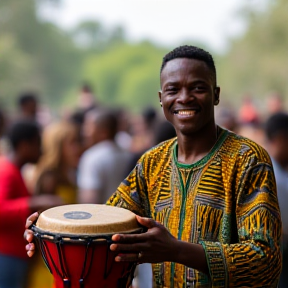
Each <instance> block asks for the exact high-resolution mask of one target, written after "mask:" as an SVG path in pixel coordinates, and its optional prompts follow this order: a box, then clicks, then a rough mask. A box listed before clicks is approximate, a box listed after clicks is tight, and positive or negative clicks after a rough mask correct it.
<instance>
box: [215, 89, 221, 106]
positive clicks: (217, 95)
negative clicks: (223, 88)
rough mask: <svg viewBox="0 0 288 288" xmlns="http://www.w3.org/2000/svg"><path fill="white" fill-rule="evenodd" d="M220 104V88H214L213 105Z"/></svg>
mask: <svg viewBox="0 0 288 288" xmlns="http://www.w3.org/2000/svg"><path fill="white" fill-rule="evenodd" d="M219 102H220V87H218V86H217V87H215V89H214V105H215V106H216V105H218V104H219Z"/></svg>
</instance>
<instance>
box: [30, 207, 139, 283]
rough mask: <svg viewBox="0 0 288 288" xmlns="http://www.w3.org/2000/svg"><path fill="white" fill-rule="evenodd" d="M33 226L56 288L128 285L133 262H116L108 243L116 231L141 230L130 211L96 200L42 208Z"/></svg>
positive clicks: (131, 277)
mask: <svg viewBox="0 0 288 288" xmlns="http://www.w3.org/2000/svg"><path fill="white" fill-rule="evenodd" d="M51 210H52V211H51ZM59 214H60V215H59ZM91 215H92V216H91ZM123 215H124V217H123ZM88 217H89V218H88ZM51 218H53V219H51ZM101 218H102V220H101ZM124 218H125V219H124ZM113 219H114V220H113ZM121 219H122V220H121ZM99 222H101V224H99ZM32 230H33V231H34V235H35V237H36V241H37V244H38V246H39V248H40V251H41V254H42V257H43V260H44V262H45V264H46V266H47V268H48V269H49V270H50V272H51V273H52V275H53V278H54V282H55V287H56V288H128V287H129V286H130V284H131V282H132V279H133V275H134V269H135V266H136V263H130V262H115V261H114V259H115V256H116V254H115V253H113V252H112V251H111V250H110V245H111V243H112V241H111V237H112V235H113V234H115V233H141V232H142V229H141V228H139V226H138V224H137V221H136V218H135V215H134V214H133V213H132V212H130V211H128V210H125V209H122V208H117V207H111V206H106V205H96V204H95V205H94V204H83V205H81V204H79V205H65V206H59V207H55V208H52V209H48V210H46V211H44V212H43V213H42V214H41V215H40V216H39V218H38V221H37V223H36V225H35V226H33V227H32ZM60 230H61V231H62V232H61V233H60V232H59V231H60ZM69 231H70V232H69ZM80 231H82V232H80Z"/></svg>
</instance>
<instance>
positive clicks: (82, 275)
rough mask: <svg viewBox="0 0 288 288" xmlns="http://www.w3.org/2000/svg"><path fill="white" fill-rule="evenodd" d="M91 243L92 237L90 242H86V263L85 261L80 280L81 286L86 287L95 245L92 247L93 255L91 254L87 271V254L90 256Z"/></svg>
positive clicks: (81, 287)
mask: <svg viewBox="0 0 288 288" xmlns="http://www.w3.org/2000/svg"><path fill="white" fill-rule="evenodd" d="M91 243H92V239H91V238H90V239H88V242H87V244H86V251H85V258H84V263H83V268H82V273H81V277H80V280H79V284H80V288H84V278H86V276H87V275H88V274H89V272H90V269H91V264H92V262H93V257H94V249H95V247H92V255H91V259H90V263H89V266H88V270H87V272H86V273H85V269H86V264H87V258H88V257H87V256H88V251H89V246H90V244H91ZM84 273H85V276H84Z"/></svg>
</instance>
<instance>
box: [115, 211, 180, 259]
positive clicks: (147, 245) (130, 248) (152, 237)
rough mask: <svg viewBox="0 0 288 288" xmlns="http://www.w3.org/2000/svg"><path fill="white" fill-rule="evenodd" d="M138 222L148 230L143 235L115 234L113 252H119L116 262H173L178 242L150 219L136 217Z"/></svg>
mask: <svg viewBox="0 0 288 288" xmlns="http://www.w3.org/2000/svg"><path fill="white" fill-rule="evenodd" d="M136 217H137V221H138V222H139V223H140V224H141V225H142V226H144V227H146V228H147V229H148V230H147V232H145V233H142V234H115V235H113V237H112V240H113V241H114V242H115V243H113V244H111V246H110V249H111V250H112V251H116V252H119V254H118V255H117V256H116V258H115V261H117V262H120V261H132V262H138V263H146V262H147V263H158V262H165V261H173V260H174V254H175V253H173V251H175V247H176V246H177V245H176V244H177V243H178V240H177V239H176V238H175V237H173V236H172V235H171V234H170V233H169V231H168V230H167V229H166V228H165V227H164V226H163V225H161V224H160V223H158V222H156V221H154V220H153V219H150V218H144V217H140V216H136Z"/></svg>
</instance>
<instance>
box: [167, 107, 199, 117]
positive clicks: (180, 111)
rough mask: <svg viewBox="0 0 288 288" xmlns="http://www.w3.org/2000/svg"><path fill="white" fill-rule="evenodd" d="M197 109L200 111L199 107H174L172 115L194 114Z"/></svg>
mask: <svg viewBox="0 0 288 288" xmlns="http://www.w3.org/2000/svg"><path fill="white" fill-rule="evenodd" d="M199 111H200V109H199V108H190V109H176V110H174V111H173V114H174V115H179V116H194V115H195V114H196V113H198V112H199Z"/></svg>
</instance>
